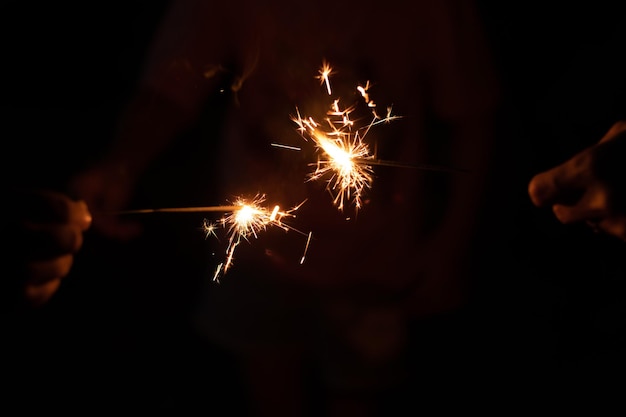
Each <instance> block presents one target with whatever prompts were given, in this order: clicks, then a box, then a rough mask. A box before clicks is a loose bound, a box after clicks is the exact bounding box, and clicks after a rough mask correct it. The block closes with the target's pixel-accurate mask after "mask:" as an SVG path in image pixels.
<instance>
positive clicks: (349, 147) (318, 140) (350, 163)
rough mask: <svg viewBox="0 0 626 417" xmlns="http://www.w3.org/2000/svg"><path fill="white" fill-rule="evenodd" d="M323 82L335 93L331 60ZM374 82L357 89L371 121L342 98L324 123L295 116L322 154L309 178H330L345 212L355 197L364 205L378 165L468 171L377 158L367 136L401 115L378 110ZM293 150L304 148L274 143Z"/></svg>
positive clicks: (357, 205)
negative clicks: (362, 118)
mask: <svg viewBox="0 0 626 417" xmlns="http://www.w3.org/2000/svg"><path fill="white" fill-rule="evenodd" d="M318 73H319V75H318V76H317V77H316V78H317V79H319V80H320V84H321V85H326V91H327V93H328V95H329V96H331V95H332V88H331V85H330V75H331V74H332V73H333V69H332V67H331V66H330V65H329V64H328V62H326V61H323V63H322V67H321V68H320V69H319V72H318ZM370 87H371V86H370V82H369V81H368V82H367V83H366V84H365V85H364V86H362V85H358V86H357V87H356V89H357V91H358V92H359V93H360V95H361V97H362V98H363V101H364V103H365V104H366V106H367V107H368V109H369V112H370V114H371V119H370V120H369V122H368V123H366V124H363V125H359V124H358V122H359V120H360V119H359V118H354V117H352V114H353V113H354V112H355V111H356V110H357V104H352V105H351V106H349V107H346V108H341V107H340V105H339V99H334V100H333V102H332V104H331V105H330V109H329V110H328V111H327V112H326V117H325V118H324V119H323V121H322V122H319V121H317V120H316V119H315V118H314V117H312V116H302V115H301V114H300V111H299V109H298V108H297V107H296V116H292V117H291V119H292V121H293V122H295V123H296V124H297V125H298V131H299V132H300V135H301V136H302V137H303V138H304V140H306V141H308V140H311V141H312V142H313V143H314V144H315V147H316V148H317V149H318V150H321V151H322V155H323V156H321V157H320V158H318V160H317V162H316V163H315V164H313V165H315V167H316V169H315V171H313V172H311V173H310V174H308V176H307V180H308V181H311V180H318V179H321V178H322V177H327V178H328V180H327V185H328V187H327V188H328V190H329V191H330V192H331V194H332V195H333V204H335V205H336V206H337V208H338V209H339V210H340V211H343V210H344V208H345V205H346V202H347V201H349V200H352V203H353V204H354V206H355V208H356V209H357V210H358V209H360V208H361V206H362V197H363V195H364V193H365V192H366V191H367V189H369V188H371V186H372V181H373V168H372V166H374V165H385V166H391V167H398V168H413V169H420V170H429V171H442V172H466V170H463V169H455V168H449V167H444V166H438V165H432V164H403V163H400V162H394V161H385V160H381V159H378V158H376V156H375V155H372V154H371V153H370V149H369V146H368V145H367V143H365V141H364V139H365V136H366V135H367V134H368V132H369V131H370V129H371V128H372V127H373V126H375V125H378V124H381V123H389V122H391V121H393V120H396V119H399V118H400V117H401V116H396V115H393V114H392V108H391V107H387V111H386V114H385V116H380V115H379V114H378V113H377V111H376V103H375V102H374V100H373V99H372V98H371V97H370V94H369V89H370ZM272 145H273V146H276V147H281V148H284V149H289V150H300V148H298V147H294V146H287V145H281V144H275V143H274V144H272Z"/></svg>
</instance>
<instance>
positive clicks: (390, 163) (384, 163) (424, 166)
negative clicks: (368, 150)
mask: <svg viewBox="0 0 626 417" xmlns="http://www.w3.org/2000/svg"><path fill="white" fill-rule="evenodd" d="M353 160H354V162H356V163H357V164H365V165H380V166H389V167H396V168H412V169H421V170H427V171H441V172H469V171H468V170H467V169H462V168H451V167H446V166H442V165H431V164H404V163H402V162H396V161H385V160H382V159H369V158H354V159H353Z"/></svg>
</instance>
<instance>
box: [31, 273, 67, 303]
mask: <svg viewBox="0 0 626 417" xmlns="http://www.w3.org/2000/svg"><path fill="white" fill-rule="evenodd" d="M60 285H61V279H60V278H57V279H53V280H50V281H47V282H45V283H43V284H29V285H26V287H25V288H24V296H25V298H26V300H27V302H28V303H29V304H30V305H31V306H33V307H40V306H42V305H44V304H45V303H47V302H48V301H49V300H50V299H51V298H52V296H53V295H54V294H55V293H56V292H57V290H58V289H59V286H60Z"/></svg>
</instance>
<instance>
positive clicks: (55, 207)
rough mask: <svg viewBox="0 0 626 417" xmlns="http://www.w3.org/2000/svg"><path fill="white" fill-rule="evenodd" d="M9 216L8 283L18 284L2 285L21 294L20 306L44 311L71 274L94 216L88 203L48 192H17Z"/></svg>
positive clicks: (6, 211)
mask: <svg viewBox="0 0 626 417" xmlns="http://www.w3.org/2000/svg"><path fill="white" fill-rule="evenodd" d="M3 212H4V216H3V217H4V218H5V219H6V221H10V223H8V226H6V228H4V230H3V231H2V236H3V238H4V239H5V243H6V245H4V246H3V247H4V248H5V250H7V249H8V250H7V252H5V255H7V257H6V262H7V263H8V265H9V266H10V268H9V269H10V271H11V274H7V275H5V278H4V279H7V280H15V281H14V282H3V283H2V284H3V286H5V285H6V286H10V287H11V288H12V289H13V290H17V291H18V293H19V294H16V293H15V292H13V293H12V294H11V295H12V296H13V295H15V296H16V297H17V298H18V300H17V301H18V302H21V301H25V302H26V304H28V305H30V306H34V307H38V306H42V305H43V304H45V303H46V302H48V300H49V299H50V298H51V297H52V296H53V295H54V294H55V293H56V291H57V289H58V288H59V285H60V284H61V280H62V279H63V278H64V277H65V276H67V275H68V273H69V272H70V269H71V268H72V265H73V262H74V255H75V254H76V253H77V252H78V251H79V250H80V248H81V247H82V244H83V232H85V231H86V230H87V229H88V228H89V227H90V225H91V214H90V213H89V210H88V209H87V205H86V204H85V202H83V201H74V200H72V199H70V198H69V197H67V196H66V195H64V194H62V193H58V192H54V191H47V190H20V191H17V192H15V193H14V194H13V195H11V198H10V199H9V200H8V204H6V206H5V207H4V208H3Z"/></svg>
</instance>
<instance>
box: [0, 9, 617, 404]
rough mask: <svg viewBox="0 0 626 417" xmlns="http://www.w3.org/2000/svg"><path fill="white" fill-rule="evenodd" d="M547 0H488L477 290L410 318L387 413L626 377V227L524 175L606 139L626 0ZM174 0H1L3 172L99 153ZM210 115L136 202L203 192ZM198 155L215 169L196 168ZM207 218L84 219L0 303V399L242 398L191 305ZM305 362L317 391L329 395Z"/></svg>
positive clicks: (224, 352)
mask: <svg viewBox="0 0 626 417" xmlns="http://www.w3.org/2000/svg"><path fill="white" fill-rule="evenodd" d="M118 3H119V4H118ZM533 3H536V5H534V4H533ZM544 3H545V2H530V3H528V2H525V3H524V7H523V8H521V6H520V7H519V8H515V7H513V6H507V7H505V6H504V5H501V4H500V2H497V1H479V2H478V6H479V11H480V12H481V13H482V17H483V19H484V23H485V30H486V33H487V35H488V41H489V45H490V46H491V48H492V53H493V56H494V64H495V66H496V69H497V74H498V78H499V79H498V81H499V82H500V83H501V86H502V95H501V102H500V107H499V113H498V120H497V121H496V124H497V138H496V141H497V143H496V147H495V151H494V152H493V160H494V168H493V171H492V173H491V175H490V178H489V182H488V184H487V192H488V198H487V204H486V205H485V207H484V210H483V211H482V213H481V216H482V218H481V219H480V224H481V225H482V226H483V228H482V229H481V232H480V237H479V239H478V241H477V245H476V248H475V250H474V252H475V253H473V254H472V255H473V256H474V264H473V265H474V267H475V273H474V275H473V276H475V277H476V279H475V282H473V283H472V287H471V289H470V291H471V294H472V296H471V297H470V299H471V302H470V303H469V305H468V306H467V307H466V308H464V309H463V310H461V311H459V312H453V313H451V314H449V315H442V316H440V317H435V318H433V319H431V320H428V319H426V320H424V321H418V322H416V323H414V324H412V327H411V333H410V334H409V340H408V344H409V346H412V347H414V350H413V351H412V352H413V353H414V355H412V356H411V357H410V358H409V360H408V361H407V364H408V365H407V368H405V369H403V370H402V372H405V373H407V374H408V375H409V376H408V377H407V378H406V379H404V380H403V384H402V385H401V386H399V387H396V389H394V390H393V392H390V393H389V394H386V397H385V401H386V402H385V404H386V407H387V413H389V414H384V413H383V414H381V415H394V416H396V415H415V413H416V412H418V411H420V407H422V406H424V407H427V406H431V405H433V404H443V405H442V407H448V406H450V407H455V406H458V403H457V404H455V402H456V401H457V400H458V399H460V398H464V399H465V400H467V401H466V402H464V404H466V405H467V407H470V406H472V405H476V406H477V407H478V408H477V410H481V409H483V407H484V409H488V408H491V407H494V408H495V409H498V407H496V403H497V402H498V399H502V400H503V401H504V400H508V403H507V404H508V405H506V406H505V407H504V408H501V409H500V410H501V411H503V412H505V411H509V410H513V409H516V408H517V407H518V406H517V405H516V404H519V407H520V408H521V407H524V406H529V407H532V406H533V405H535V404H537V405H538V404H540V402H541V401H543V400H549V401H551V403H550V405H551V406H554V407H569V406H576V405H577V404H578V403H579V402H581V401H585V400H586V399H594V400H595V399H601V401H605V400H606V401H610V400H619V399H620V395H623V393H622V394H620V395H614V392H619V388H620V385H618V384H620V382H619V381H622V384H623V376H624V372H625V371H626V262H624V260H625V259H626V256H625V254H626V246H624V244H623V243H622V242H618V241H616V240H614V239H612V238H609V237H606V236H602V235H596V234H593V233H592V232H591V231H590V230H588V228H586V227H583V226H579V225H572V226H564V225H561V224H559V223H558V222H557V221H556V220H555V219H554V218H553V217H552V214H551V212H549V211H545V210H540V209H536V208H534V207H533V206H532V204H531V202H530V200H529V199H528V195H527V189H526V186H527V183H528V180H529V179H530V178H531V177H532V175H533V174H534V173H537V172H539V171H541V170H544V169H547V168H549V167H551V166H553V165H556V164H557V163H560V162H562V161H564V160H565V159H567V158H568V157H569V156H571V155H573V154H574V153H576V152H577V151H578V150H580V149H582V148H583V147H586V146H588V145H590V144H592V143H595V142H597V140H598V139H599V138H600V136H601V135H602V134H603V133H604V132H605V131H606V130H607V129H608V127H609V126H610V125H611V124H612V122H613V121H614V120H615V119H617V118H619V117H624V116H625V115H626V77H625V76H624V74H626V54H625V53H624V49H623V45H624V44H625V42H626V20H625V19H624V16H626V8H625V7H624V6H623V5H617V4H616V5H612V6H610V7H609V6H606V7H605V8H602V7H600V6H595V5H594V6H593V7H592V6H589V5H588V4H586V5H585V7H583V5H579V6H574V5H573V4H568V6H567V10H563V9H561V8H558V7H557V6H545V4H544ZM608 4H610V3H607V5H608ZM167 5H168V1H164V0H159V1H140V0H129V1H125V2H65V3H62V4H57V3H56V2H44V1H28V2H23V1H5V2H3V3H2V6H0V7H1V10H2V13H1V14H0V16H1V17H0V19H1V24H0V31H1V32H0V33H1V35H0V42H1V47H0V51H2V52H1V53H2V57H3V63H2V77H1V79H0V83H1V84H2V94H1V96H0V100H1V102H2V108H1V109H0V114H1V119H0V120H2V122H1V126H2V128H3V135H2V136H3V151H2V159H3V163H2V179H3V181H4V182H5V185H7V186H11V185H15V184H21V185H38V186H49V187H52V188H56V189H59V190H64V187H65V186H64V184H65V181H67V179H68V178H69V177H71V176H72V174H73V173H75V172H77V171H78V170H81V169H83V168H84V167H86V166H88V165H89V164H90V163H92V162H93V161H95V160H96V159H97V158H98V156H99V154H100V152H101V151H102V150H103V149H105V147H106V145H107V143H108V141H109V139H110V137H111V135H112V132H113V131H114V129H115V124H116V120H117V118H118V117H119V115H120V112H121V109H122V108H123V106H124V104H125V103H126V100H128V98H129V97H130V95H131V93H132V91H133V87H134V85H135V83H136V82H137V79H138V77H139V74H140V71H141V68H142V63H143V58H144V56H145V55H144V54H145V52H146V49H147V47H148V45H149V42H150V39H151V35H152V34H153V33H154V30H155V28H156V27H157V24H158V22H159V19H160V17H161V16H162V15H163V13H164V12H165V10H166V9H167ZM619 48H622V49H621V50H620V49H619ZM211 105H220V103H219V102H215V103H211V102H209V103H207V104H206V106H211ZM211 117H213V118H215V119H214V120H213V119H211V120H209V121H207V122H206V123H205V124H200V125H199V126H195V127H194V128H193V129H192V130H191V131H190V132H188V134H187V136H186V137H183V138H182V139H181V141H180V143H179V144H177V145H176V146H174V147H173V148H172V149H171V150H170V151H169V152H168V154H167V155H166V156H164V157H162V158H161V159H160V160H159V161H157V163H156V164H155V165H154V168H153V169H152V170H150V171H149V172H148V174H147V175H146V177H145V178H144V179H143V180H142V181H143V182H142V184H141V187H140V189H139V193H138V194H137V196H136V201H135V204H136V205H137V206H152V207H154V206H180V205H190V204H191V205H193V204H195V202H200V204H203V203H204V201H203V198H202V196H203V193H206V192H211V191H212V184H211V181H209V179H208V178H209V177H210V175H212V172H213V171H212V168H211V166H210V165H211V164H210V163H209V162H210V157H211V155H210V154H211V149H210V144H206V143H200V142H198V141H194V140H193V139H194V138H195V137H197V136H198V135H202V134H204V133H206V132H207V130H210V129H211V128H212V126H214V124H215V123H216V122H217V121H218V119H219V117H220V114H219V113H212V116H211ZM207 158H209V159H208V160H207ZM181 161H184V162H181ZM199 164H205V165H208V166H206V167H203V168H196V166H197V165H199ZM172 172H174V173H175V174H174V175H171V173H172ZM198 173H199V174H202V175H205V177H203V179H198V180H197V181H189V177H190V176H192V175H193V176H195V175H197V174H198ZM183 184H184V185H183ZM190 202H191V203H190ZM7 203H8V204H10V202H7ZM5 204H6V203H5ZM201 220H202V219H201V218H199V217H198V216H197V215H193V214H180V215H179V214H176V215H171V216H170V215H164V214H163V215H154V216H146V217H143V218H142V220H141V221H142V222H143V223H144V226H145V231H146V232H145V234H144V235H142V237H141V238H140V239H138V240H136V241H133V242H131V243H125V244H119V243H115V242H112V241H109V240H107V239H106V238H103V237H102V236H99V235H98V234H96V233H92V232H88V234H87V235H86V238H85V239H86V240H85V247H84V251H83V252H81V254H80V255H79V256H78V257H77V260H76V264H75V268H74V269H73V271H72V273H71V275H70V276H69V277H68V278H67V279H66V280H65V281H64V284H63V286H62V287H61V291H60V292H59V293H58V294H57V296H56V297H55V298H54V299H53V300H52V302H51V303H50V305H48V306H47V307H46V308H45V309H44V310H43V311H40V312H36V313H33V314H30V315H26V316H25V317H23V318H19V319H15V320H13V318H10V320H6V321H5V320H4V319H3V324H2V325H3V326H4V327H5V328H6V336H3V339H5V338H11V340H7V339H5V340H3V345H5V346H7V345H10V346H9V347H8V348H7V352H6V355H5V356H3V363H2V365H1V367H2V368H1V369H3V371H2V372H1V374H2V376H0V378H2V379H3V380H5V381H4V382H5V384H4V387H5V388H3V389H2V391H1V392H2V395H0V398H2V402H3V403H5V404H9V403H10V402H13V401H11V400H15V401H16V404H19V405H18V406H19V407H24V411H26V410H28V409H29V408H32V409H33V410H40V411H44V410H53V411H56V410H58V411H66V410H68V411H81V412H84V413H85V414H89V413H91V412H92V411H97V410H99V409H106V410H123V409H125V408H126V409H129V408H132V409H136V410H140V411H141V410H147V411H153V410H154V411H157V410H161V411H166V412H172V413H174V412H175V413H177V414H179V415H184V414H188V413H190V412H193V411H197V410H200V411H201V412H202V413H204V414H211V413H212V412H215V413H217V410H219V409H222V408H223V407H225V408H226V409H228V410H230V412H229V415H250V414H246V413H247V405H248V401H250V398H249V397H248V394H247V391H245V389H244V387H243V383H242V379H241V378H242V377H241V374H240V373H239V372H240V371H241V364H240V363H238V362H237V360H236V357H235V355H234V353H233V352H231V351H229V350H228V349H227V348H224V347H223V346H220V345H219V344H217V343H212V342H211V341H207V340H205V339H203V337H202V336H201V335H199V334H198V332H197V329H196V328H195V327H194V326H193V320H192V319H191V317H192V316H193V314H194V310H193V306H195V305H196V303H197V301H198V297H200V296H203V295H204V294H206V293H207V291H208V292H209V293H210V294H211V296H212V297H213V298H216V297H218V295H219V291H220V290H222V288H220V287H219V286H214V285H212V283H210V282H208V280H207V276H209V275H210V273H211V268H212V265H210V262H208V260H207V252H208V251H210V249H211V248H210V247H209V245H208V243H207V241H205V240H204V237H203V235H202V233H201V231H200V230H199V228H200V226H201ZM235 285H237V284H236V282H230V281H228V280H226V282H225V283H224V284H223V285H222V286H223V287H224V288H223V290H224V291H228V287H229V286H235ZM207 288H209V289H207ZM242 302H245V300H242ZM11 341H13V342H15V343H9V344H7V342H11ZM424 358H429V359H427V360H425V359H424ZM310 367H311V370H309V369H307V370H306V372H305V374H306V375H307V379H306V384H305V385H306V386H307V388H308V390H307V391H306V395H309V396H311V397H315V396H321V394H320V393H319V392H321V391H319V390H320V388H319V384H320V382H319V380H318V379H317V377H316V374H315V369H314V368H315V367H314V365H310ZM5 370H6V372H5ZM308 375H311V376H310V377H308ZM476 381H483V382H482V383H480V384H478V383H477V382H476ZM485 381H486V382H485ZM612 381H617V382H615V383H614V382H612ZM7 384H8V385H7ZM7 387H9V388H7ZM621 388H624V387H623V386H622V387H621ZM614 390H615V391H614ZM596 394H597V395H599V396H596ZM320 398H321V397H320ZM323 401H324V399H320V400H319V401H313V403H316V404H318V403H319V402H323ZM439 401H443V402H439ZM127 407H129V408H127ZM555 409H558V408H555ZM406 410H408V411H406ZM317 411H318V410H316V409H315V408H313V409H312V410H311V416H313V415H318V414H316V412H317ZM347 415H349V414H347Z"/></svg>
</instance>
